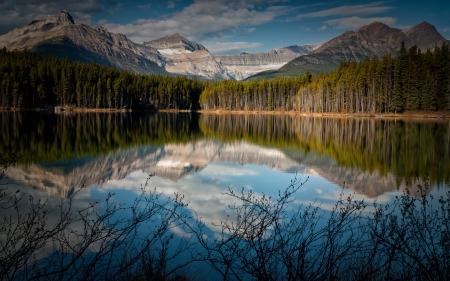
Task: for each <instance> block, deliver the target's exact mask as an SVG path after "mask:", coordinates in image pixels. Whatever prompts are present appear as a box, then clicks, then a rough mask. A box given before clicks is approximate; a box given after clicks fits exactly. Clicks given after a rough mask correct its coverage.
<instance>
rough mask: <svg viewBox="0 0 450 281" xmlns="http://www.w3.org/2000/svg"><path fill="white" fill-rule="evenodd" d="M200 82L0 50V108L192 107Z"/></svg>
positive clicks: (194, 105) (196, 104)
mask: <svg viewBox="0 0 450 281" xmlns="http://www.w3.org/2000/svg"><path fill="white" fill-rule="evenodd" d="M204 85H205V83H204V82H202V81H199V80H198V79H196V78H187V77H181V76H162V75H143V74H136V73H132V72H129V71H125V70H118V69H117V68H115V67H109V66H107V65H99V64H97V63H93V64H87V63H80V62H72V61H70V59H69V58H66V59H61V58H56V57H53V56H50V57H44V56H40V55H38V54H35V53H32V52H29V51H25V52H9V51H7V50H6V48H3V49H1V50H0V106H3V107H14V108H37V107H41V106H43V105H59V106H73V107H79V108H83V107H86V108H115V109H125V108H126V109H130V108H133V109H136V108H146V109H158V108H159V109H161V108H163V109H197V108H198V98H199V95H200V93H201V91H202V90H203V87H204Z"/></svg>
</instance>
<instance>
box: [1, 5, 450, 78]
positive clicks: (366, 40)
mask: <svg viewBox="0 0 450 281" xmlns="http://www.w3.org/2000/svg"><path fill="white" fill-rule="evenodd" d="M401 42H404V43H405V47H406V48H409V47H411V46H413V45H417V46H418V47H419V48H420V49H422V50H423V51H425V50H426V49H433V48H434V47H435V46H436V45H438V46H439V45H441V44H442V43H444V42H445V43H447V44H448V43H450V41H449V40H446V39H445V38H444V37H442V35H441V34H439V32H438V31H437V30H436V28H435V27H434V26H433V25H431V24H429V23H427V22H425V21H424V22H422V23H419V24H417V25H415V26H414V27H412V28H410V29H408V30H406V31H404V32H403V31H402V30H400V29H397V28H391V27H389V26H387V25H386V24H384V23H381V22H373V23H371V24H368V25H365V26H362V27H360V28H358V29H357V30H355V31H350V30H347V31H346V32H344V33H343V34H341V35H339V36H336V37H334V38H332V39H331V40H329V41H327V42H324V43H321V44H310V45H302V46H298V45H294V46H287V47H279V48H275V49H272V50H270V51H269V52H263V53H251V54H249V53H245V54H239V55H226V56H225V55H222V56H215V55H213V54H212V53H210V52H209V51H208V50H207V48H205V47H204V46H203V45H201V44H199V43H196V42H194V41H190V40H188V39H186V38H184V37H183V36H181V35H180V34H179V33H175V34H172V35H168V36H165V37H162V38H159V39H155V40H150V41H147V42H144V43H143V44H138V43H135V42H133V41H131V40H129V39H128V38H127V37H126V36H125V35H123V34H119V33H113V32H109V31H108V30H107V29H106V28H104V27H101V26H100V27H91V26H89V25H87V24H84V23H80V24H77V23H75V21H74V19H73V17H72V16H71V15H70V14H69V13H68V12H67V11H65V10H63V11H60V12H57V13H55V14H53V15H50V16H47V17H45V18H42V19H38V20H34V21H32V22H31V23H30V24H28V25H25V26H19V27H16V28H14V29H12V30H11V31H10V32H8V33H7V34H5V35H1V36H0V47H6V48H7V49H8V50H9V51H23V50H31V51H34V52H37V53H40V54H43V55H55V56H58V57H67V56H69V57H70V58H71V59H72V60H74V61H76V60H79V61H81V62H88V63H91V62H94V61H96V62H98V63H100V64H108V65H110V66H116V67H118V68H119V69H126V70H129V71H132V72H135V73H143V74H163V75H170V74H177V75H186V76H199V77H203V78H206V79H236V80H243V79H246V78H248V77H250V78H249V79H252V78H258V77H266V78H271V77H277V76H298V75H302V74H304V73H305V72H306V71H310V72H311V73H313V74H318V73H319V72H320V71H329V70H332V69H334V68H336V67H337V66H338V65H339V63H340V62H341V61H343V60H357V61H361V60H363V59H364V58H365V57H373V56H376V57H379V58H380V57H382V56H383V55H385V54H389V53H390V54H393V55H396V54H397V53H398V51H399V50H400V46H401ZM264 70H269V72H261V71H264Z"/></svg>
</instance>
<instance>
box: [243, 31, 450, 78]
mask: <svg viewBox="0 0 450 281" xmlns="http://www.w3.org/2000/svg"><path fill="white" fill-rule="evenodd" d="M402 42H404V43H405V47H406V48H407V49H408V48H409V47H411V46H413V45H417V46H418V47H419V48H420V49H421V50H423V51H425V50H426V49H432V50H433V49H434V47H435V46H436V45H438V46H441V45H442V43H444V42H446V43H448V40H446V39H445V38H444V37H442V35H441V34H439V32H438V31H437V30H436V28H435V27H434V26H433V25H431V24H429V23H427V22H422V23H420V24H418V25H416V26H414V27H412V28H411V29H409V30H407V31H405V32H403V31H401V30H400V29H397V28H391V27H389V26H387V25H386V24H384V23H381V22H373V23H371V24H369V25H365V26H363V27H361V28H359V29H357V30H356V31H346V32H345V33H343V34H342V35H339V36H337V37H335V38H333V39H331V40H330V41H328V42H326V43H324V44H323V45H321V46H320V47H319V48H317V49H316V50H314V51H313V52H312V53H311V54H309V55H306V56H300V57H298V58H295V59H294V60H292V61H290V62H289V63H287V64H286V65H284V66H283V67H281V68H280V69H278V70H275V71H267V72H262V73H258V74H256V75H254V76H251V77H249V78H248V79H261V78H263V77H265V78H272V77H279V76H287V77H292V76H299V75H303V74H304V73H305V72H306V71H310V72H311V73H312V74H319V73H320V72H321V71H324V72H327V71H330V70H333V69H335V68H336V67H337V66H338V65H339V63H340V62H341V61H344V60H356V61H361V60H364V58H366V57H373V56H376V57H378V58H381V57H382V56H383V55H385V54H393V55H396V54H397V53H398V51H399V50H400V47H401V43H402Z"/></svg>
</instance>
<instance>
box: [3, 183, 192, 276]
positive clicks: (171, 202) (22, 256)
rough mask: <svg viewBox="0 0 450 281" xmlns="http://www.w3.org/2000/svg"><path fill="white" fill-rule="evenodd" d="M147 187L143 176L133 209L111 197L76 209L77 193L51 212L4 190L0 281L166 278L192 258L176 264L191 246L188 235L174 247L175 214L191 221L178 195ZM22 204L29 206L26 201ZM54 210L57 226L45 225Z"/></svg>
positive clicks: (18, 193) (45, 204) (20, 194)
mask: <svg viewBox="0 0 450 281" xmlns="http://www.w3.org/2000/svg"><path fill="white" fill-rule="evenodd" d="M149 179H150V178H149ZM147 186H148V179H147V182H146V183H145V185H144V186H143V187H142V192H141V195H140V196H139V197H138V198H136V199H135V200H134V202H133V204H132V205H131V206H126V205H124V204H121V203H118V202H116V201H114V194H109V195H108V197H107V198H106V200H105V202H104V203H103V204H100V203H99V202H95V203H89V204H88V205H87V206H86V207H85V208H82V209H78V208H75V207H74V201H73V200H74V196H76V194H74V195H73V196H71V197H70V198H69V199H68V200H67V201H66V202H63V201H61V203H60V204H59V205H58V206H54V207H53V206H49V205H48V202H47V201H43V200H38V201H37V202H36V201H35V200H34V198H33V197H32V196H29V197H28V198H27V197H26V195H25V194H24V193H23V192H21V191H9V190H8V188H7V187H4V188H2V191H1V195H0V206H1V210H2V218H1V220H0V276H2V279H4V280H41V279H49V280H134V279H135V280H142V279H148V280H150V279H151V280H169V279H170V277H171V276H174V275H175V273H176V272H177V270H179V269H181V268H183V267H185V266H187V265H188V264H189V263H190V262H192V261H193V260H194V259H193V258H191V257H190V258H189V259H185V260H184V261H183V262H182V263H176V262H175V261H174V259H175V258H176V257H177V256H179V255H182V254H188V255H189V253H190V252H191V251H192V248H193V246H194V244H193V243H191V241H190V240H189V238H187V237H185V238H183V239H181V241H179V242H177V244H176V245H173V243H172V240H173V234H171V232H170V230H171V229H173V228H174V227H178V226H179V225H180V224H182V221H180V220H179V218H180V217H182V218H184V219H186V218H188V217H189V211H188V209H187V208H186V207H187V205H186V204H185V203H184V202H183V197H182V196H180V195H178V194H176V195H175V196H174V198H169V197H167V196H165V195H164V194H163V193H159V192H157V191H156V189H155V190H148V189H147ZM25 200H27V201H28V202H26V203H28V204H23V203H24V201H25ZM52 213H53V214H56V216H57V219H56V222H51V221H50V220H49V217H50V214H52ZM144 228H145V229H144ZM143 233H144V234H143ZM169 248H171V249H175V250H172V251H170V250H169Z"/></svg>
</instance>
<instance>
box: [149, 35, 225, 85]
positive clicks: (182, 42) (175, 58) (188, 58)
mask: <svg viewBox="0 0 450 281" xmlns="http://www.w3.org/2000/svg"><path fill="white" fill-rule="evenodd" d="M143 45H144V46H147V47H151V48H154V49H156V50H158V51H159V53H160V54H161V55H162V56H163V57H164V59H165V66H164V67H165V69H166V71H168V72H171V73H177V74H181V75H187V76H202V77H205V78H208V79H228V78H230V76H229V75H228V73H227V72H226V70H225V69H224V68H223V67H222V66H221V65H220V63H218V62H217V60H216V59H215V57H214V56H213V55H212V54H211V53H210V52H209V51H208V50H207V49H206V48H205V47H204V46H203V45H200V44H197V43H195V42H192V41H189V40H188V39H186V38H184V37H183V36H181V35H180V34H178V33H177V34H173V35H169V36H165V37H163V38H160V39H156V40H152V41H149V42H144V44H143Z"/></svg>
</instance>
